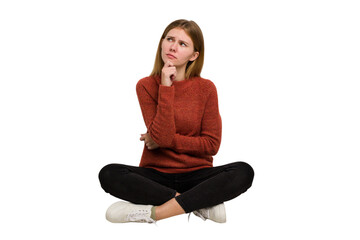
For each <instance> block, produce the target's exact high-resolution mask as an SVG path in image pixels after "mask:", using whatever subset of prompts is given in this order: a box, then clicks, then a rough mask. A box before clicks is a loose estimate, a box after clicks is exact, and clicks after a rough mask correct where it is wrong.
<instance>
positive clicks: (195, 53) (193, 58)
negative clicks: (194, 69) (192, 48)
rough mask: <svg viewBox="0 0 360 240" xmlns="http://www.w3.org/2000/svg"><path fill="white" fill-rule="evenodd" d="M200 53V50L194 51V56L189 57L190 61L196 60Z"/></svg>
mask: <svg viewBox="0 0 360 240" xmlns="http://www.w3.org/2000/svg"><path fill="white" fill-rule="evenodd" d="M199 55H200V53H199V52H194V53H193V55H192V57H191V58H190V59H189V61H190V62H193V61H195V60H196V59H197V58H198V56H199Z"/></svg>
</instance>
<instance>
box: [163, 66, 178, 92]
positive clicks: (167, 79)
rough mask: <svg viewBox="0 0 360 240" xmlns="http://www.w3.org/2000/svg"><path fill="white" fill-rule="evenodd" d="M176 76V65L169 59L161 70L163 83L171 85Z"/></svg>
mask: <svg viewBox="0 0 360 240" xmlns="http://www.w3.org/2000/svg"><path fill="white" fill-rule="evenodd" d="M175 78H176V67H175V66H174V64H172V62H170V61H167V62H166V63H165V65H164V67H163V68H162V71H161V85H164V86H168V87H170V86H171V85H172V81H174V80H175Z"/></svg>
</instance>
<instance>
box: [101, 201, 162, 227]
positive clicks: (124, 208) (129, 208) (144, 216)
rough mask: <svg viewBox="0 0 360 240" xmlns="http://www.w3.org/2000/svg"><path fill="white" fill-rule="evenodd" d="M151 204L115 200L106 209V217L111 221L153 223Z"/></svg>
mask: <svg viewBox="0 0 360 240" xmlns="http://www.w3.org/2000/svg"><path fill="white" fill-rule="evenodd" d="M152 207H153V206H152V205H137V204H133V203H128V202H121V201H120V202H116V203H114V204H112V205H111V206H110V207H109V208H108V210H107V211H106V219H107V220H108V221H109V222H112V223H126V222H143V223H155V222H156V221H155V220H154V219H152V218H151V217H150V216H151V208H152Z"/></svg>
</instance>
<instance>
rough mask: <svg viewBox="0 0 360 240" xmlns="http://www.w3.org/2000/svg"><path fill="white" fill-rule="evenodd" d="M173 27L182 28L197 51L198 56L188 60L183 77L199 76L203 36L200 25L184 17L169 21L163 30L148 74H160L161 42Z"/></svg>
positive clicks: (202, 52)
mask: <svg viewBox="0 0 360 240" xmlns="http://www.w3.org/2000/svg"><path fill="white" fill-rule="evenodd" d="M173 28H181V29H183V30H184V31H185V32H186V34H187V35H189V37H190V38H191V40H192V41H193V44H194V51H195V52H199V56H198V57H197V58H196V59H195V60H194V61H189V62H188V64H187V66H186V70H185V78H186V79H189V78H191V77H200V73H201V70H202V67H203V64H204V50H205V46H204V37H203V34H202V31H201V29H200V27H199V26H198V25H197V24H196V23H195V22H194V21H188V20H185V19H179V20H176V21H174V22H172V23H170V24H169V25H168V26H167V27H166V28H165V30H164V33H163V34H162V36H161V38H160V41H159V45H158V49H157V52H156V57H155V64H154V68H153V70H152V72H151V74H150V76H156V75H160V76H161V70H162V68H163V67H164V61H163V60H162V58H161V44H162V41H163V40H164V39H165V37H166V35H167V34H168V33H169V32H170V30H171V29H173Z"/></svg>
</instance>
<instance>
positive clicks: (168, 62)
mask: <svg viewBox="0 0 360 240" xmlns="http://www.w3.org/2000/svg"><path fill="white" fill-rule="evenodd" d="M164 67H174V64H173V63H172V62H171V61H170V60H168V61H166V63H165V65H164Z"/></svg>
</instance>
